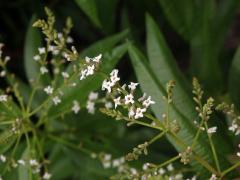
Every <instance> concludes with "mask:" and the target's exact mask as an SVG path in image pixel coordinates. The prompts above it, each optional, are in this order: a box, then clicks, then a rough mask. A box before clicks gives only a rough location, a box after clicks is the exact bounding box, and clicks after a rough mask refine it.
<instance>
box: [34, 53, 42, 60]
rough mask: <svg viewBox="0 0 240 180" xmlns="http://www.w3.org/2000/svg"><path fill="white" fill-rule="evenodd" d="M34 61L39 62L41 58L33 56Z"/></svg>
mask: <svg viewBox="0 0 240 180" xmlns="http://www.w3.org/2000/svg"><path fill="white" fill-rule="evenodd" d="M33 59H34V61H39V60H40V59H41V57H40V56H39V55H38V54H37V55H35V56H33Z"/></svg>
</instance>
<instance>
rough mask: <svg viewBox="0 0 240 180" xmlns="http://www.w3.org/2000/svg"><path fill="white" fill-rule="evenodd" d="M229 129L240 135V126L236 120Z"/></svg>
mask: <svg viewBox="0 0 240 180" xmlns="http://www.w3.org/2000/svg"><path fill="white" fill-rule="evenodd" d="M228 129H229V130H230V131H232V132H233V133H234V134H235V135H236V136H237V135H239V134H240V126H239V125H238V124H237V122H236V120H233V121H232V124H231V126H230V127H229V128H228Z"/></svg>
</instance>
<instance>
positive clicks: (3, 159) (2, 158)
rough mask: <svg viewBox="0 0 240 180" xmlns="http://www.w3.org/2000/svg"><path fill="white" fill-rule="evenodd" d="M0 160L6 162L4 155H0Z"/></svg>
mask: <svg viewBox="0 0 240 180" xmlns="http://www.w3.org/2000/svg"><path fill="white" fill-rule="evenodd" d="M0 160H1V161H2V162H6V160H7V158H6V156H4V155H2V154H1V155H0Z"/></svg>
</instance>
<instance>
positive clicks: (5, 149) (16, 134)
mask: <svg viewBox="0 0 240 180" xmlns="http://www.w3.org/2000/svg"><path fill="white" fill-rule="evenodd" d="M45 10H46V14H47V20H44V19H40V20H37V21H35V22H34V23H33V26H34V27H35V28H40V29H41V31H42V33H43V34H44V36H45V39H44V46H41V47H38V53H37V54H34V56H33V57H32V61H34V62H35V63H36V64H37V65H38V66H37V67H38V69H37V72H35V74H37V75H36V76H35V77H34V78H33V79H30V80H29V84H30V85H31V88H28V87H26V86H25V85H24V83H23V82H22V81H21V80H20V79H18V78H17V77H16V76H15V75H13V74H12V73H11V72H9V71H8V68H7V65H8V62H9V60H10V57H8V56H4V54H3V52H2V50H3V44H1V45H0V67H1V72H0V76H1V78H2V79H1V81H2V82H5V84H6V85H4V84H3V87H4V88H3V89H2V90H1V91H0V93H1V94H0V109H1V111H0V126H1V134H0V145H1V149H0V150H1V153H2V154H1V155H0V161H1V164H0V168H1V171H0V172H1V173H0V174H1V179H5V178H6V179H8V178H13V177H14V176H11V173H12V174H14V173H15V170H16V169H18V172H19V177H21V178H22V179H51V178H52V172H51V171H50V168H49V166H51V163H54V162H51V161H50V160H49V159H48V152H49V151H51V150H49V147H48V144H49V141H53V142H54V143H56V144H62V145H64V146H66V147H69V148H73V149H77V150H79V151H81V152H82V153H84V154H85V155H86V156H88V157H89V158H93V159H96V160H95V162H96V163H98V162H99V161H100V162H101V164H102V168H103V169H105V170H107V169H115V171H114V174H112V176H111V178H112V179H135V180H137V179H142V180H145V179H176V180H181V179H192V180H194V179H210V180H217V179H227V178H232V177H237V176H238V172H237V171H236V169H237V168H238V167H239V166H240V161H239V160H240V145H239V142H238V143H237V141H236V152H232V156H231V158H228V157H227V156H226V157H222V156H220V154H221V153H222V152H221V153H220V152H219V151H221V149H218V148H216V142H215V141H214V140H215V136H217V134H218V132H219V133H221V131H220V130H219V129H220V128H219V127H218V126H217V125H215V124H214V121H212V119H213V117H214V116H215V114H216V111H221V112H222V113H223V114H225V115H226V116H227V117H228V119H229V121H228V123H229V124H228V126H229V127H228V129H229V131H230V132H231V133H232V137H236V136H237V135H239V134H240V123H239V122H240V116H239V115H238V114H237V113H235V109H234V105H228V104H226V103H220V104H217V103H215V102H214V99H213V98H212V97H209V98H207V99H206V100H205V97H204V94H203V90H202V88H201V86H200V84H199V82H198V80H197V79H196V78H193V81H192V85H193V91H192V92H193V101H194V102H195V106H196V107H195V112H194V113H193V114H195V119H192V122H191V127H192V129H191V134H190V135H189V136H187V137H186V136H184V132H185V131H186V129H184V128H185V126H190V125H188V124H187V123H186V122H185V120H184V118H183V115H182V116H176V115H174V112H175V111H176V112H177V113H178V111H177V109H176V108H175V103H177V102H175V99H174V96H175V93H174V92H175V91H174V88H175V86H177V85H178V84H177V83H176V82H175V81H174V80H170V81H169V82H168V83H167V84H166V87H165V88H163V89H162V91H164V95H163V96H160V97H159V96H158V95H159V94H152V95H151V94H147V93H143V94H142V95H140V93H139V92H140V91H139V86H142V85H141V82H139V83H138V82H130V83H126V84H122V82H121V79H120V76H119V70H118V69H113V68H111V70H110V71H109V70H108V71H109V72H110V73H109V72H108V71H105V70H106V68H103V67H102V64H103V63H104V60H105V59H104V58H103V57H104V56H103V55H102V54H101V52H99V55H97V56H95V57H92V58H90V57H85V58H84V60H83V59H82V58H81V53H80V52H78V51H77V48H75V47H74V46H73V45H72V43H73V39H72V38H71V36H70V35H69V33H70V30H71V28H72V26H73V25H72V21H71V19H70V18H68V19H67V20H66V24H65V27H64V28H63V30H62V32H59V31H57V30H56V29H55V27H54V25H55V17H54V15H53V13H52V12H51V11H50V10H49V9H47V8H46V9H45ZM127 47H128V49H129V54H130V56H131V58H135V59H137V58H138V56H137V55H138V52H137V50H136V49H135V48H134V47H133V45H132V44H131V43H130V42H128V44H127ZM89 56H92V55H91V54H89ZM138 67H140V66H139V65H138ZM143 68H144V67H143ZM112 69H113V70H112ZM142 73H147V71H142ZM95 75H97V76H95ZM150 75H151V74H150ZM91 76H95V77H96V78H97V77H101V83H100V85H101V90H102V91H101V92H97V91H96V89H98V88H96V87H95V88H92V89H91V88H90V89H88V88H87V89H84V88H83V89H81V88H80V87H81V83H84V81H85V80H87V79H88V78H91ZM143 76H145V75H143ZM146 76H148V74H146ZM3 79H4V80H3ZM140 79H141V78H140ZM91 81H93V82H94V81H97V80H95V79H94V78H93V79H91ZM86 86H88V84H87V85H86ZM73 89H75V90H76V91H77V93H83V94H86V93H87V94H86V97H84V98H83V99H84V100H79V98H77V97H76V98H75V95H73V96H69V91H72V90H73ZM142 89H144V88H142ZM88 90H90V91H89V92H88ZM84 91H86V92H84ZM155 98H156V99H155ZM68 99H71V103H67V100H68ZM159 102H161V104H162V105H163V106H161V107H159V106H158V105H159ZM60 105H63V106H60ZM63 107H64V108H63ZM158 108H162V109H161V111H160V110H158ZM82 109H86V110H87V112H88V113H90V114H93V115H94V114H95V112H96V111H98V110H99V111H100V112H101V113H103V114H105V115H107V116H109V117H111V119H115V120H118V121H119V120H121V121H124V122H126V123H127V126H135V125H139V126H144V127H146V128H150V129H152V131H154V132H155V134H156V135H155V136H154V137H152V139H150V140H147V141H145V142H142V143H140V144H139V145H137V146H136V147H133V149H132V150H129V152H128V153H125V152H122V156H120V157H113V155H112V154H111V152H107V153H105V152H104V151H101V150H99V151H93V150H92V149H91V148H87V147H85V146H84V145H81V144H80V145H79V144H74V143H73V142H71V141H70V140H66V139H65V138H63V137H62V136H61V133H63V130H64V127H63V128H62V127H59V124H55V125H52V124H51V123H52V120H53V119H55V120H57V121H61V118H62V117H64V116H65V115H66V114H69V113H73V114H76V115H77V117H78V113H79V112H80V111H81V110H82ZM156 111H157V112H158V111H159V112H161V115H160V116H159V115H156ZM49 112H52V114H51V113H49ZM162 112H163V113H162ZM79 116H80V115H79ZM79 118H80V117H79ZM181 118H182V119H183V120H182V119H181ZM99 121H101V119H99ZM78 123H81V121H79V122H78ZM184 123H185V125H182V124H184ZM61 128H62V129H63V130H62V129H61ZM59 129H60V131H61V133H60V134H56V132H57V131H59ZM68 133H69V136H70V137H72V136H73V137H74V133H77V132H75V131H74V130H73V131H71V132H68ZM139 136H141V134H139ZM109 138H110V137H109ZM126 138H127V137H126ZM70 139H71V138H70ZM162 139H167V140H169V142H170V143H172V144H173V148H175V149H176V153H175V156H173V157H171V158H170V159H166V160H165V161H163V162H159V163H155V162H145V163H142V160H140V159H141V158H142V156H151V146H152V145H153V144H154V143H156V142H158V141H161V140H162ZM236 139H237V138H236ZM123 141H124V139H123ZM201 146H206V147H204V148H205V149H207V150H208V151H203V150H202V151H201ZM67 155H69V156H70V154H67ZM227 155H229V154H227ZM136 161H139V162H140V163H134V162H136ZM223 161H224V163H223ZM225 161H226V162H225ZM62 163H64V162H62ZM82 163H84V162H82ZM139 164H140V165H139ZM53 177H54V176H53ZM60 178H61V177H60Z"/></svg>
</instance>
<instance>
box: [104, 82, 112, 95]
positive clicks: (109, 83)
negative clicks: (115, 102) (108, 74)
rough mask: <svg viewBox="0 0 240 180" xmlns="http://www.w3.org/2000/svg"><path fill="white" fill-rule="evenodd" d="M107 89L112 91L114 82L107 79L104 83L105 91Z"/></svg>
mask: <svg viewBox="0 0 240 180" xmlns="http://www.w3.org/2000/svg"><path fill="white" fill-rule="evenodd" d="M105 89H106V90H107V91H108V93H110V92H111V91H112V83H111V82H110V81H107V80H106V79H105V80H104V81H103V83H102V90H103V91H104V90H105Z"/></svg>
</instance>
